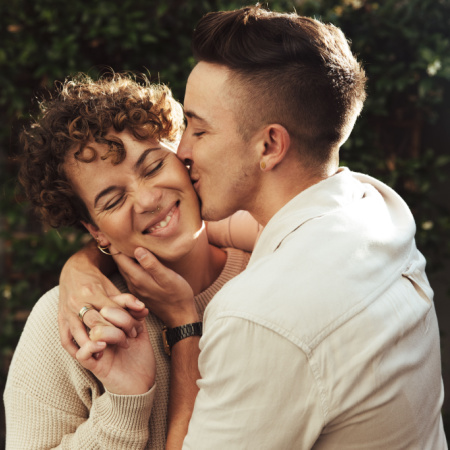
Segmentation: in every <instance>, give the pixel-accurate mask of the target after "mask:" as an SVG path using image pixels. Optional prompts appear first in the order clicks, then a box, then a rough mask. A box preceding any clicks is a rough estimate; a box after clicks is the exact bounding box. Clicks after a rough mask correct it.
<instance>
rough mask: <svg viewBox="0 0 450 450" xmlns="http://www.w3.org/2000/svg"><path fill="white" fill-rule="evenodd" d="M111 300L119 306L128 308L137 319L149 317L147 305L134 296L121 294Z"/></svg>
mask: <svg viewBox="0 0 450 450" xmlns="http://www.w3.org/2000/svg"><path fill="white" fill-rule="evenodd" d="M111 300H113V301H114V303H115V304H116V305H118V306H121V307H122V308H124V309H125V308H126V309H127V310H128V312H129V313H130V314H131V315H132V316H133V317H134V318H135V319H142V318H144V317H146V316H147V315H148V310H147V309H146V308H145V304H144V303H142V302H141V301H140V300H138V299H137V298H136V297H135V296H134V295H132V294H119V295H113V296H111Z"/></svg>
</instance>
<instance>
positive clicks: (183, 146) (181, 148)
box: [177, 133, 192, 166]
mask: <svg viewBox="0 0 450 450" xmlns="http://www.w3.org/2000/svg"><path fill="white" fill-rule="evenodd" d="M190 141H191V140H190V139H189V136H188V135H187V133H184V134H183V136H182V138H181V141H180V144H179V145H178V149H177V156H178V158H179V159H180V160H181V161H183V163H184V164H185V165H186V166H190V165H191V164H192V146H191V142H190Z"/></svg>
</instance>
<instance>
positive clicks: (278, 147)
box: [260, 124, 291, 172]
mask: <svg viewBox="0 0 450 450" xmlns="http://www.w3.org/2000/svg"><path fill="white" fill-rule="evenodd" d="M261 137H262V141H261V144H262V145H263V147H261V148H260V167H261V170H262V171H264V172H265V171H268V170H272V169H273V168H275V167H276V166H277V165H278V164H280V163H281V162H282V161H283V159H284V158H285V157H286V154H287V151H288V150H289V147H290V145H291V138H290V136H289V132H288V131H287V130H286V128H284V127H283V126H282V125H279V124H270V125H267V126H266V127H264V129H263V130H262V136H261Z"/></svg>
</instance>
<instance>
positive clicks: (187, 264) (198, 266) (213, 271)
mask: <svg viewBox="0 0 450 450" xmlns="http://www.w3.org/2000/svg"><path fill="white" fill-rule="evenodd" d="M226 260H227V255H226V253H225V251H224V250H222V249H220V248H218V247H215V246H213V245H211V244H210V243H209V242H208V237H207V235H206V229H205V228H203V229H202V231H201V232H200V234H199V236H198V239H197V242H196V245H195V246H194V248H193V249H192V250H191V251H190V252H189V253H188V254H187V255H186V256H184V257H183V258H181V259H180V260H178V261H176V262H170V263H165V264H166V265H167V267H169V268H170V269H172V270H173V271H175V272H176V273H178V274H179V275H181V276H182V277H183V278H184V279H185V280H186V281H187V282H188V283H189V284H190V286H191V288H192V290H193V291H194V295H198V294H200V293H201V292H203V291H204V290H205V289H207V288H208V287H209V286H211V285H212V284H213V283H214V282H215V281H216V280H217V278H218V277H219V275H220V273H221V272H222V270H223V268H224V266H225V263H226Z"/></svg>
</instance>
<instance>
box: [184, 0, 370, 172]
mask: <svg viewBox="0 0 450 450" xmlns="http://www.w3.org/2000/svg"><path fill="white" fill-rule="evenodd" d="M192 47H193V53H194V57H195V59H196V60H197V61H198V62H202V61H203V62H207V63H211V64H218V65H222V66H225V67H227V68H228V69H230V75H229V78H228V82H229V93H228V95H230V96H232V97H233V98H235V99H236V102H237V105H238V106H237V114H239V121H238V123H239V124H240V125H239V131H240V133H241V135H242V136H244V138H248V137H250V135H251V134H252V133H253V132H254V131H256V130H257V129H258V128H260V127H261V126H264V125H267V124H270V123H278V124H280V125H282V126H284V127H285V128H286V129H287V130H288V132H289V134H290V136H291V139H292V140H293V142H294V145H295V147H296V148H298V151H299V154H300V155H301V157H302V160H303V162H304V163H306V164H308V165H312V166H315V165H317V164H321V163H324V162H326V161H328V160H329V158H330V157H331V153H332V152H333V151H337V149H338V148H339V146H340V145H341V144H342V143H343V142H344V141H345V139H346V138H347V136H348V134H349V133H350V131H351V129H352V128H353V125H354V122H355V120H356V117H357V116H358V115H359V113H360V112H361V109H362V106H363V103H364V100H365V98H366V94H365V83H366V76H365V72H364V70H363V69H362V67H361V65H360V64H359V63H358V61H357V60H356V58H355V57H354V55H353V54H352V52H351V50H350V46H349V43H348V41H347V40H346V38H345V36H344V34H343V33H342V31H341V30H340V29H339V28H336V27H335V26H333V25H327V24H324V23H322V22H320V21H318V20H315V19H311V18H308V17H301V16H299V15H297V14H295V13H292V14H288V13H276V12H270V11H267V10H265V9H263V8H261V7H260V6H259V5H256V6H249V7H245V8H242V9H239V10H235V11H220V12H212V13H209V14H207V15H205V16H204V17H203V18H202V19H201V20H200V21H199V23H198V24H197V27H196V29H195V31H194V35H193V41H192Z"/></svg>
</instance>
